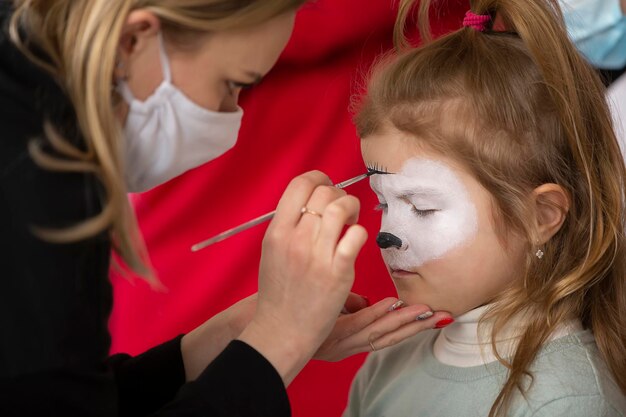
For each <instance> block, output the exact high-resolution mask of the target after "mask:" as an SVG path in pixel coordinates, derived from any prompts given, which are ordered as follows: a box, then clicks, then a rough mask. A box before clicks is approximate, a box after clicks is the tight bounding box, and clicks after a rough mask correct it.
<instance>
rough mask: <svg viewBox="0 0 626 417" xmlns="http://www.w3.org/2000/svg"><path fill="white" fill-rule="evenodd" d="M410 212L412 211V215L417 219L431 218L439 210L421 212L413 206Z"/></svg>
mask: <svg viewBox="0 0 626 417" xmlns="http://www.w3.org/2000/svg"><path fill="white" fill-rule="evenodd" d="M411 210H412V211H413V213H415V214H416V215H417V216H418V217H428V216H431V215H433V214H435V213H436V212H438V211H439V210H437V209H428V210H421V209H418V208H417V207H415V206H413V207H412V208H411Z"/></svg>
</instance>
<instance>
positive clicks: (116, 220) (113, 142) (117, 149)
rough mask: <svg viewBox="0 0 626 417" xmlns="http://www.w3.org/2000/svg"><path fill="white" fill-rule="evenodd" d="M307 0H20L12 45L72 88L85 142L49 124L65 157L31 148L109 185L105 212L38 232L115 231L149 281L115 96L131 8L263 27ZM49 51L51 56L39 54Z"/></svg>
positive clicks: (176, 27) (217, 26) (61, 238)
mask: <svg viewBox="0 0 626 417" xmlns="http://www.w3.org/2000/svg"><path fill="white" fill-rule="evenodd" d="M305 2H306V0H245V1H235V0H81V1H76V0H55V1H48V0H14V5H15V12H14V15H13V18H12V21H11V26H10V33H11V38H12V40H13V42H14V43H15V44H16V45H18V46H19V47H20V49H21V50H22V51H23V52H24V53H25V54H26V55H27V56H28V57H30V58H31V60H33V61H34V62H36V63H37V64H39V65H41V66H42V67H44V68H45V69H46V70H48V71H49V72H50V73H51V74H52V75H53V76H54V77H55V78H56V79H57V80H58V82H59V84H60V85H61V87H62V88H63V89H64V90H65V91H66V93H67V95H68V97H69V99H70V100H71V102H72V104H73V107H74V110H75V112H76V119H77V121H78V127H79V129H80V132H81V133H82V136H83V137H84V140H85V148H84V150H81V149H79V148H77V147H75V146H73V145H71V144H70V143H69V142H68V141H66V140H65V139H64V138H63V137H62V136H61V135H60V134H59V133H58V129H56V127H55V126H51V125H50V124H46V125H45V130H44V134H45V135H46V138H47V139H48V141H49V142H50V144H51V145H52V147H53V148H54V150H55V151H56V152H58V153H60V155H61V156H62V158H57V157H53V156H51V155H48V154H46V153H45V152H44V151H42V149H41V148H40V147H39V145H38V142H36V141H33V142H32V143H31V145H30V151H31V155H32V157H33V158H34V159H35V161H36V162H37V163H38V164H40V165H41V166H43V167H45V168H48V169H51V170H56V171H66V172H89V173H93V174H95V175H96V176H97V177H98V178H99V180H100V181H101V183H102V185H103V188H104V190H105V196H106V197H105V201H104V203H103V208H102V211H101V212H100V213H99V214H98V215H96V216H94V217H93V218H90V219H87V220H86V221H84V222H82V223H80V224H77V225H75V226H73V227H70V228H67V229H63V230H41V229H37V233H38V234H39V235H40V236H41V237H43V238H45V239H46V240H49V241H52V242H71V241H78V240H82V239H85V238H88V237H91V236H94V235H96V234H98V233H100V232H102V231H105V230H109V231H110V233H111V237H112V242H113V247H114V250H115V251H116V252H117V253H119V254H120V256H121V258H122V260H123V261H124V263H125V264H126V266H127V267H129V268H130V269H132V270H134V271H135V272H138V273H140V274H141V275H144V276H146V277H148V278H152V274H151V272H150V271H149V268H148V267H147V257H146V254H145V248H144V246H143V240H142V239H141V237H140V233H139V230H138V226H137V222H136V219H135V216H134V213H133V211H132V208H131V207H130V205H129V203H128V199H127V197H126V193H127V189H126V185H125V182H124V176H123V172H124V167H123V166H122V157H121V140H122V130H121V124H120V122H119V119H118V117H117V115H116V105H117V104H118V102H119V99H118V98H116V97H115V95H114V94H112V91H113V78H114V77H113V71H114V67H115V65H116V59H117V55H118V43H119V39H120V36H121V31H122V27H123V25H124V23H125V20H126V17H127V16H128V13H129V12H130V11H132V10H135V9H146V10H149V11H151V12H153V13H154V14H155V15H156V16H157V17H159V19H160V20H161V23H162V26H163V29H164V31H165V32H166V35H171V36H180V35H185V34H188V33H196V32H214V31H222V30H227V29H237V28H242V27H249V26H254V25H257V24H261V23H263V22H264V21H267V20H269V19H271V18H273V17H275V16H278V15H280V14H282V13H285V12H288V11H290V10H294V9H296V8H298V7H299V6H300V5H302V4H303V3H305ZM33 50H36V51H39V52H43V53H44V54H45V57H46V59H45V60H44V59H40V54H35V53H33Z"/></svg>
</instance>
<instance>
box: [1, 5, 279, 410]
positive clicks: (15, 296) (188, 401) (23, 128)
mask: <svg viewBox="0 0 626 417" xmlns="http://www.w3.org/2000/svg"><path fill="white" fill-rule="evenodd" d="M10 13H11V11H10V6H9V2H6V1H4V0H0V24H1V26H2V30H1V31H0V129H1V130H0V132H1V133H0V331H1V333H0V334H1V338H0V416H4V417H7V416H64V417H65V416H102V417H105V416H118V415H124V416H142V415H152V414H154V415H158V416H181V415H185V416H196V415H203V416H228V417H235V416H268V417H269V416H271V417H280V416H288V415H289V414H290V410H289V401H288V398H287V395H286V391H285V388H284V386H283V383H282V380H281V378H280V376H279V375H278V373H277V372H276V370H275V369H274V368H273V367H272V366H271V364H270V363H269V362H268V361H267V360H266V359H265V358H264V357H263V356H262V355H260V354H259V353H258V352H257V351H255V350H254V349H253V348H251V347H250V346H248V345H247V344H245V343H243V342H239V341H234V342H231V344H230V345H229V346H228V347H227V348H226V350H225V351H224V352H222V354H221V355H220V356H218V357H217V358H216V359H215V360H214V361H213V363H211V364H210V365H209V366H208V367H207V369H206V370H205V371H204V372H203V373H202V375H201V376H200V377H199V378H198V379H197V380H196V381H194V382H192V383H188V384H185V375H184V368H183V362H182V357H181V352H180V339H181V338H180V337H178V338H176V339H174V340H172V341H170V342H168V343H165V344H163V345H161V346H159V347H157V348H155V349H152V350H150V351H148V352H146V353H145V354H143V355H140V356H137V357H134V358H132V357H130V356H128V355H116V356H113V357H110V358H108V350H109V347H110V335H109V333H108V330H107V321H108V318H109V315H110V312H111V308H112V302H113V298H112V288H111V284H110V282H109V280H108V269H109V258H110V246H111V245H110V241H109V237H108V235H107V234H106V233H102V234H101V235H99V236H96V237H93V238H90V239H88V240H85V241H82V242H79V243H72V244H51V243H46V242H45V241H43V240H40V239H38V238H37V237H35V235H34V234H33V227H35V226H38V227H53V228H63V227H66V226H68V225H72V224H75V223H77V222H80V221H81V220H84V219H88V218H90V217H92V216H93V215H94V214H97V213H98V212H99V210H100V209H101V195H102V192H101V188H100V185H99V183H98V182H97V180H96V178H95V177H94V176H92V175H90V174H76V173H60V172H52V171H50V170H45V169H42V168H40V167H38V165H36V164H35V163H34V162H33V160H32V159H31V157H30V154H29V152H28V148H27V147H28V144H29V142H30V141H32V140H42V141H43V143H44V146H45V138H44V134H43V126H44V121H49V122H51V124H52V125H54V126H55V128H56V129H57V130H58V131H59V132H60V133H62V135H63V137H64V138H66V139H68V140H69V141H70V142H72V143H73V144H75V145H76V146H78V147H81V146H82V145H81V144H82V141H81V137H80V134H79V133H78V132H77V128H76V126H77V123H76V118H75V114H74V112H73V109H72V105H71V103H70V102H69V100H68V99H67V97H66V95H65V94H64V93H63V90H62V88H61V87H60V86H59V85H58V84H57V83H56V82H55V81H54V80H53V78H52V77H51V76H50V75H48V74H47V73H46V72H44V71H43V70H42V69H40V68H39V67H37V66H35V65H34V64H32V63H31V62H30V61H29V60H27V59H26V58H25V56H23V55H22V54H21V52H19V51H18V50H17V49H16V48H15V47H14V45H13V44H12V43H11V42H10V40H9V37H8V34H7V30H6V28H7V25H8V19H9V17H10ZM47 149H48V150H49V151H50V152H52V150H51V148H50V147H49V146H48V148H47Z"/></svg>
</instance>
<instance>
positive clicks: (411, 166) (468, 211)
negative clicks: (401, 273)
mask: <svg viewBox="0 0 626 417" xmlns="http://www.w3.org/2000/svg"><path fill="white" fill-rule="evenodd" d="M370 185H371V187H372V189H373V190H374V192H375V193H376V195H377V196H378V199H379V201H380V203H381V207H382V208H383V216H382V225H381V229H380V231H381V232H387V233H391V234H393V235H395V236H397V237H398V238H400V239H401V240H402V247H401V248H399V249H398V248H396V247H390V248H387V249H381V252H382V255H383V259H384V260H385V263H386V264H387V265H388V266H389V267H390V268H391V269H392V270H405V271H411V272H413V271H414V270H415V268H417V267H419V266H420V265H423V264H424V263H426V262H428V261H431V260H433V259H437V258H440V257H442V256H443V255H444V254H446V253H447V252H448V251H450V250H451V249H453V248H456V247H458V246H459V245H461V244H463V243H464V242H467V241H468V240H469V239H471V238H472V237H474V236H475V235H476V231H477V227H478V220H477V215H476V207H475V206H474V204H473V203H472V201H471V199H470V196H469V193H468V192H467V190H466V189H465V187H464V185H463V183H462V182H461V180H460V179H459V178H458V177H457V176H456V175H455V173H454V171H453V170H452V169H451V168H450V167H448V166H447V165H446V164H443V163H441V162H437V161H432V160H428V159H423V158H413V159H409V160H407V161H406V162H405V163H404V165H403V167H402V170H401V171H400V172H398V173H396V174H390V175H374V176H372V177H371V178H370Z"/></svg>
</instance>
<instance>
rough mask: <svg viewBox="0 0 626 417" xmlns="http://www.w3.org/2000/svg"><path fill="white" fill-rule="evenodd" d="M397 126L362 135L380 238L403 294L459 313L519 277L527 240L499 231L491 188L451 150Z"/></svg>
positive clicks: (410, 300)
mask: <svg viewBox="0 0 626 417" xmlns="http://www.w3.org/2000/svg"><path fill="white" fill-rule="evenodd" d="M417 142H418V141H416V139H415V138H413V137H410V136H408V135H406V134H404V133H402V132H399V131H397V130H395V129H394V130H391V129H389V130H386V131H384V132H383V133H379V134H375V135H371V136H369V137H367V138H366V139H364V140H363V141H362V143H361V151H362V154H363V159H364V161H365V163H366V164H367V165H368V166H370V167H372V166H373V167H377V168H380V169H382V170H386V171H388V172H390V173H392V174H388V175H374V176H372V177H371V179H370V184H371V187H372V190H373V191H374V192H375V193H376V195H377V196H378V199H379V201H380V205H379V208H380V209H381V211H382V222H381V229H380V232H381V233H379V235H378V239H377V242H378V244H379V246H381V253H382V255H383V259H384V261H385V264H386V265H387V269H388V270H389V273H390V275H391V277H392V279H393V281H394V284H395V286H396V289H397V291H398V296H399V297H400V298H401V299H402V300H404V301H405V302H406V303H408V304H418V303H421V304H427V305H429V306H430V307H431V308H432V309H434V310H445V311H449V312H450V313H452V314H453V315H459V314H462V313H464V312H467V311H469V310H471V309H473V308H475V307H478V306H480V305H483V304H486V303H488V302H489V301H490V300H491V299H493V298H494V296H496V295H497V294H498V293H499V292H500V291H502V290H503V289H505V288H506V287H507V285H508V284H509V283H510V282H511V281H512V280H513V279H515V272H516V271H521V267H522V266H523V262H524V260H523V259H524V253H523V251H524V249H523V248H524V244H523V241H522V240H521V239H520V238H519V237H516V236H515V235H513V234H510V236H509V235H507V236H505V237H504V241H505V242H506V244H505V246H506V248H505V247H504V245H503V242H502V240H501V239H500V238H499V236H498V234H497V233H496V223H495V220H494V217H493V213H494V206H493V203H492V199H491V196H490V194H489V192H488V191H487V190H486V189H485V188H483V187H482V186H481V184H480V183H479V182H478V181H477V180H476V179H475V178H474V177H472V175H471V174H470V173H469V172H468V171H466V170H465V169H463V168H462V167H461V166H460V165H459V164H458V163H455V162H454V161H452V160H451V159H449V158H446V157H445V156H442V155H439V154H437V153H435V152H433V151H429V150H426V149H425V147H424V146H418V144H417Z"/></svg>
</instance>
